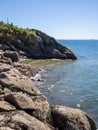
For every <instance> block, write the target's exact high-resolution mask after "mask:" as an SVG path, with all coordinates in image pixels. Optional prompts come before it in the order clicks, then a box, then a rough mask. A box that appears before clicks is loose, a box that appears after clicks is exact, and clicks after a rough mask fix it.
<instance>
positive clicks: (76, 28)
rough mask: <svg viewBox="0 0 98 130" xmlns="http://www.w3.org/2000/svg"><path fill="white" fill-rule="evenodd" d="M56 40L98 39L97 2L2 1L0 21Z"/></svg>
mask: <svg viewBox="0 0 98 130" xmlns="http://www.w3.org/2000/svg"><path fill="white" fill-rule="evenodd" d="M7 18H8V20H9V22H12V23H14V24H15V25H18V26H19V27H24V28H27V27H29V28H35V29H38V30H41V31H43V32H45V33H47V34H48V35H50V36H53V37H55V38H56V39H98V0H1V1H0V21H4V22H6V21H7Z"/></svg>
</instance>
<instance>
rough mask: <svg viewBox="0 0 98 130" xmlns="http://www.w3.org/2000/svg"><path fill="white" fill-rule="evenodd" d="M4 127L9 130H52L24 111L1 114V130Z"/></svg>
mask: <svg viewBox="0 0 98 130" xmlns="http://www.w3.org/2000/svg"><path fill="white" fill-rule="evenodd" d="M4 127H6V128H9V130H13V129H14V130H52V129H50V128H49V127H48V126H47V125H46V124H44V123H43V122H41V121H39V120H37V119H36V118H34V117H33V116H30V115H28V114H27V113H25V112H23V111H12V112H1V113H0V130H1V128H4Z"/></svg>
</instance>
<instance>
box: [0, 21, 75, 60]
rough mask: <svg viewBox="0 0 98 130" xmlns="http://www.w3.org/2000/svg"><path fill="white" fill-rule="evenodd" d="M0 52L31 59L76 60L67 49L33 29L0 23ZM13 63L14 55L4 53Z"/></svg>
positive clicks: (15, 58) (15, 57)
mask: <svg viewBox="0 0 98 130" xmlns="http://www.w3.org/2000/svg"><path fill="white" fill-rule="evenodd" d="M0 34H1V37H0V50H3V51H6V50H7V51H16V52H18V54H20V55H21V56H26V57H30V58H33V59H49V58H58V59H77V57H76V56H75V54H74V53H73V52H72V51H71V50H70V49H68V48H67V47H65V46H63V45H61V44H59V43H58V42H57V41H56V40H55V39H54V38H53V37H50V36H48V35H46V34H45V33H43V32H41V31H39V30H35V29H22V28H18V27H17V26H14V25H12V24H4V23H0ZM5 56H7V57H11V58H12V60H13V61H18V56H17V54H16V53H14V52H13V56H12V52H11V53H8V52H6V53H5Z"/></svg>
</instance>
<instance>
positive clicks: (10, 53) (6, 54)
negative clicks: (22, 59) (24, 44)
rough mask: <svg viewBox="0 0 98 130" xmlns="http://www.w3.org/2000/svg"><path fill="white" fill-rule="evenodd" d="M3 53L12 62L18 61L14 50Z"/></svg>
mask: <svg viewBox="0 0 98 130" xmlns="http://www.w3.org/2000/svg"><path fill="white" fill-rule="evenodd" d="M3 55H4V56H5V57H8V58H10V59H11V60H12V61H13V62H17V61H19V54H18V53H17V52H15V51H6V52H4V53H3Z"/></svg>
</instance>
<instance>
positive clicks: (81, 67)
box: [31, 40, 98, 128]
mask: <svg viewBox="0 0 98 130" xmlns="http://www.w3.org/2000/svg"><path fill="white" fill-rule="evenodd" d="M58 42H59V43H61V44H63V45H65V46H67V47H69V48H70V49H71V50H72V51H73V52H74V53H75V54H76V56H77V57H78V59H77V60H75V61H72V60H57V59H52V60H33V61H31V62H32V64H33V65H35V66H38V67H41V68H44V71H43V73H42V78H44V79H45V81H44V82H42V83H41V85H38V87H39V88H40V90H41V92H42V93H43V94H44V95H46V96H47V99H48V101H49V102H50V104H58V105H65V106H69V107H74V108H80V109H82V110H83V111H85V112H87V113H88V114H90V115H91V116H92V117H93V119H94V120H95V121H96V125H97V128H98V40H58Z"/></svg>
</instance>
